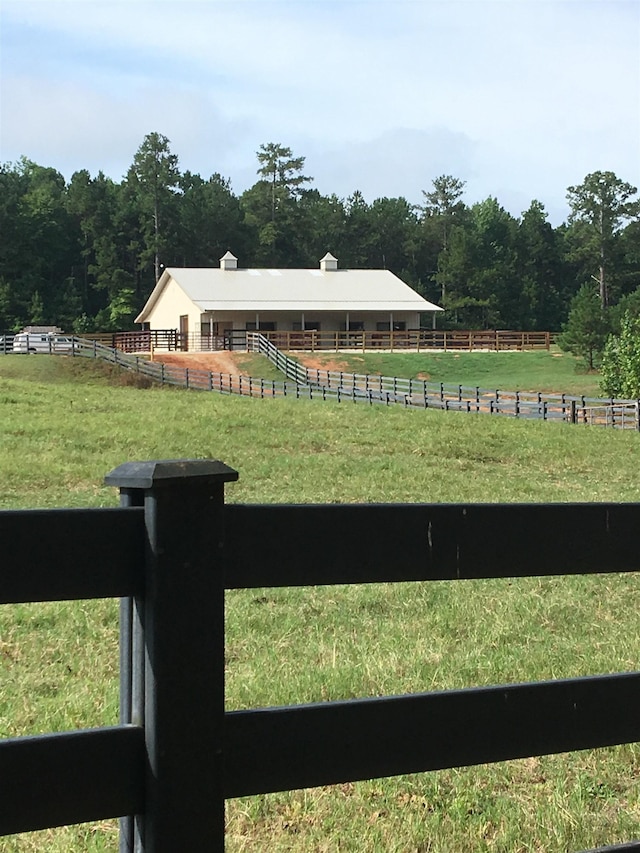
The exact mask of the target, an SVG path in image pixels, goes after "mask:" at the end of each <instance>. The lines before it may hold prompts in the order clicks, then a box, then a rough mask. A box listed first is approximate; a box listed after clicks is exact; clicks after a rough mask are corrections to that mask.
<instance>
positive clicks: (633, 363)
mask: <svg viewBox="0 0 640 853" xmlns="http://www.w3.org/2000/svg"><path fill="white" fill-rule="evenodd" d="M601 373H602V383H601V384H602V390H603V391H604V393H605V394H606V395H607V396H610V397H622V398H624V399H635V400H638V399H640V318H639V317H638V316H637V315H636V316H633V315H632V314H631V313H630V312H627V313H626V314H625V315H624V317H623V318H622V323H621V328H620V334H618V335H611V336H610V337H609V339H608V340H607V344H606V346H605V349H604V354H603V356H602V366H601Z"/></svg>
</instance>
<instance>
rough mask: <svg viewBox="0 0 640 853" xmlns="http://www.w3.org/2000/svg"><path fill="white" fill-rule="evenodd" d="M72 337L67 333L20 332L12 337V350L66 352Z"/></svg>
mask: <svg viewBox="0 0 640 853" xmlns="http://www.w3.org/2000/svg"><path fill="white" fill-rule="evenodd" d="M73 343H74V339H73V338H72V337H68V336H67V335H48V334H45V335H41V334H28V333H27V332H21V333H20V334H18V335H15V336H14V338H13V352H44V353H68V352H71V351H72V350H73Z"/></svg>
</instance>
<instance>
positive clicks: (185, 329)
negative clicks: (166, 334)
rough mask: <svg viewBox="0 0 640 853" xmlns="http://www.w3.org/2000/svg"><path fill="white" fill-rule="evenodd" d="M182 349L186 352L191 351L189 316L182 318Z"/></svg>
mask: <svg viewBox="0 0 640 853" xmlns="http://www.w3.org/2000/svg"><path fill="white" fill-rule="evenodd" d="M180 349H181V350H184V351H185V352H186V351H187V350H188V349H189V315H188V314H183V315H182V316H181V317H180Z"/></svg>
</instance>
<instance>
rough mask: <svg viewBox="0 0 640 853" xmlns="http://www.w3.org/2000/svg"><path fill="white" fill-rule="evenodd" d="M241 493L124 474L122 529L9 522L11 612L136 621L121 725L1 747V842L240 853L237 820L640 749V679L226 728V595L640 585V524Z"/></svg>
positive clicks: (115, 513) (196, 476) (129, 636)
mask: <svg viewBox="0 0 640 853" xmlns="http://www.w3.org/2000/svg"><path fill="white" fill-rule="evenodd" d="M237 477H238V474H237V472H236V471H234V470H233V469H231V468H229V467H227V466H226V465H224V464H223V463H221V462H218V461H213V460H192V461H189V460H168V461H156V462H142V463H127V464H124V465H122V466H120V467H119V468H116V469H115V470H114V471H112V472H111V473H110V474H109V475H107V477H106V482H107V484H109V485H112V486H116V487H118V488H119V489H120V495H121V498H120V507H119V508H112V509H68V510H24V511H23V510H20V511H3V512H0V542H2V554H3V565H4V568H3V580H2V584H1V586H0V603H3V604H11V603H18V602H31V601H60V600H72V599H91V598H105V597H118V598H121V599H122V603H121V661H120V663H121V675H120V679H121V681H120V684H121V702H120V714H121V723H120V724H119V725H117V726H113V727H105V728H100V729H91V730H81V731H74V732H66V733H56V734H49V735H40V736H31V737H18V738H7V739H4V740H2V741H0V834H2V835H7V834H11V833H17V832H23V831H28V830H35V829H43V828H46V827H52V826H58V825H64V824H71V823H79V822H83V821H89V820H99V819H105V818H110V817H121V818H122V820H121V837H120V851H121V853H133V851H134V850H135V851H137V853H139V851H145V852H146V853H169V851H171V853H175V851H176V850H189V851H190V853H199V851H223V850H224V800H225V798H231V797H238V796H242V795H247V794H258V793H266V792H271V791H284V790H291V789H295V788H304V787H310V786H316V785H329V784H335V783H342V782H349V781H356V780H361V779H370V778H376V777H383V776H391V775H396V774H402V773H412V772H418V771H428V770H435V769H443V768H448V767H457V766H466V765H474V764H480V763H485V762H494V761H503V760H507V759H514V758H524V757H527V756H537V755H544V754H549V753H555V752H565V751H570V750H580V749H586V748H591V747H602V746H611V745H614V744H621V743H631V742H634V741H638V740H640V715H638V713H637V709H638V705H639V703H640V673H638V672H630V673H620V674H615V675H604V676H591V677H587V678H573V679H564V680H554V681H549V682H542V683H525V684H508V685H503V686H498V687H482V688H468V689H463V690H450V691H442V692H432V693H424V694H416V695H408V696H399V697H383V698H374V699H361V700H351V701H341V702H326V703H321V704H312V705H300V706H291V707H282V708H259V709H254V710H247V711H227V712H225V708H224V592H225V589H239V588H262V587H289V586H308V585H324V584H346V583H373V582H408V581H429V580H452V581H455V580H460V579H465V578H469V579H471V578H476V579H481V578H494V577H525V576H541V575H545V576H549V575H567V574H589V573H601V572H613V571H615V572H634V571H637V570H638V569H639V568H640V558H639V555H638V550H637V541H636V540H637V531H638V527H639V524H640V505H639V504H547V505H518V504H504V505H499V504H471V505H444V504H407V505H384V504H380V505H376V504H373V505H334V504H330V505H318V506H314V505H244V504H225V501H224V484H225V483H227V482H230V481H233V480H236V479H237ZM318 530H330V531H331V534H332V535H331V536H325V537H319V536H318V535H317V533H318ZM363 530H365V531H378V532H380V531H394V530H410V531H412V535H411V536H409V537H404V538H403V541H402V549H401V552H399V550H398V547H397V539H396V538H395V537H394V536H393V535H386V536H381V535H376V536H358V537H357V548H355V547H354V541H355V536H356V534H357V531H363ZM540 531H544V536H540ZM478 541H487V542H500V548H497V549H492V550H491V552H490V553H489V554H486V555H485V556H482V555H479V554H478V550H477V542H478ZM527 541H536V543H537V546H536V548H535V549H534V548H530V549H523V548H522V547H521V544H522V542H527ZM310 542H312V543H313V547H312V548H309V547H308V546H309V543H310ZM567 543H571V544H572V547H571V548H570V549H569V548H567ZM301 554H304V560H301V558H300V557H301ZM126 815H129V816H130V817H122V816H126ZM607 849H609V850H614V849H615V850H620V851H621V850H627V851H631V850H633V851H640V842H630V843H628V844H624V845H618V846H616V847H612V848H607Z"/></svg>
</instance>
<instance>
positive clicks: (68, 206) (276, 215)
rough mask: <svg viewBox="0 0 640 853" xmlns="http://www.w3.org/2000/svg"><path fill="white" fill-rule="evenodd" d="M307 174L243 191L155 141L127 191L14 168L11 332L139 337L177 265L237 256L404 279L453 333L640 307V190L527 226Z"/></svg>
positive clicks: (262, 152)
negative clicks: (187, 167) (556, 221)
mask: <svg viewBox="0 0 640 853" xmlns="http://www.w3.org/2000/svg"><path fill="white" fill-rule="evenodd" d="M304 164H305V158H304V157H296V156H294V155H293V153H292V151H291V149H290V148H287V147H286V146H283V145H280V144H277V143H268V144H265V145H261V146H260V148H259V150H258V152H257V180H256V182H255V183H254V184H253V186H251V187H250V188H249V189H247V190H246V191H245V192H243V193H241V194H240V195H236V194H235V193H234V192H233V190H232V187H231V183H230V181H229V180H228V179H227V178H224V177H223V176H222V175H220V174H218V173H215V174H213V175H211V177H209V178H203V177H201V176H200V175H199V174H193V173H192V172H190V171H184V172H182V171H181V170H180V168H179V162H178V157H177V156H176V155H175V154H174V153H172V151H171V148H170V141H169V140H168V139H167V138H166V137H165V136H163V135H162V134H159V133H150V134H148V135H147V136H146V137H145V138H144V140H143V142H142V144H141V145H140V147H139V149H138V150H137V152H136V153H135V155H134V158H133V162H132V164H131V166H130V168H129V169H128V171H127V173H126V175H125V176H124V178H123V179H122V180H121V181H120V182H117V181H114V180H112V179H110V178H108V177H106V176H105V175H104V174H103V173H102V172H99V173H98V174H97V175H96V176H95V177H92V176H91V175H90V173H89V172H88V171H87V170H86V169H81V170H79V171H77V172H75V173H74V174H73V175H72V177H71V180H70V181H69V182H68V183H67V181H66V180H65V178H64V177H63V176H62V175H61V174H60V173H59V172H57V171H56V170H55V169H53V168H50V167H47V166H40V165H38V164H36V163H34V162H32V161H30V160H28V159H26V158H22V159H21V160H20V161H19V162H17V163H13V164H5V165H3V166H1V167H0V231H1V233H2V240H1V243H0V329H5V330H12V329H13V330H17V329H19V328H22V327H23V326H25V325H27V324H57V325H59V326H61V327H62V328H64V329H65V330H66V331H75V332H76V333H82V332H90V331H108V330H115V329H130V328H133V327H134V324H133V320H134V318H135V316H136V314H137V313H138V312H139V310H140V309H141V307H142V306H143V304H144V302H145V301H146V299H147V297H148V296H149V294H150V292H151V290H152V289H153V287H154V285H155V283H156V281H157V279H158V278H159V276H160V274H161V272H162V269H163V268H164V267H171V266H179V267H180V266H191V267H198V266H202V267H207V266H217V265H218V262H219V259H220V257H221V256H222V255H223V254H224V253H225V252H226V251H227V250H229V249H230V250H231V251H232V252H233V253H234V254H235V255H236V256H237V257H238V258H239V259H240V263H241V265H242V266H248V267H315V266H317V264H318V259H319V258H321V257H323V255H324V254H325V253H326V252H327V251H330V252H332V253H333V254H334V255H335V256H336V257H338V258H339V261H340V266H341V267H344V268H360V269H363V268H373V269H380V268H384V269H389V270H391V271H393V272H394V273H396V274H397V275H398V276H400V278H402V279H403V280H404V281H406V282H407V283H408V284H410V285H411V286H412V287H413V288H415V290H417V291H418V292H419V293H420V294H422V295H423V296H424V297H425V298H426V299H428V300H429V301H431V302H435V303H437V304H438V305H441V306H442V307H443V308H445V314H444V315H443V316H442V317H439V318H438V321H439V323H440V324H441V325H442V326H446V327H449V328H475V329H483V328H503V329H530V330H552V331H558V330H560V329H561V328H562V327H563V325H565V324H566V323H567V319H568V317H569V316H570V312H571V311H572V309H573V308H575V305H576V302H575V300H576V299H578V300H579V299H580V298H583V297H584V298H586V296H584V295H585V294H588V296H589V299H591V301H592V303H593V304H594V305H595V306H596V308H597V310H596V314H597V316H599V317H600V319H601V320H603V321H604V318H608V317H609V316H610V315H611V316H613V314H611V312H612V311H613V310H614V309H615V306H617V305H619V304H620V303H621V302H622V303H624V300H629V299H630V298H632V295H633V294H636V298H637V301H638V303H639V304H640V291H638V288H639V287H640V220H639V218H638V217H639V213H640V208H639V204H638V200H637V199H636V198H635V196H636V193H637V190H636V189H635V187H632V186H631V185H630V184H627V183H625V182H624V181H622V180H621V179H620V178H618V177H617V176H616V175H615V174H614V173H612V172H594V173H592V174H590V175H587V176H586V177H585V179H584V181H583V183H582V184H580V185H579V186H575V187H569V188H568V189H567V200H568V202H569V206H570V210H571V213H570V216H569V217H568V219H567V222H565V223H563V224H562V225H560V226H558V227H552V225H551V224H550V223H549V221H548V218H547V213H546V211H545V209H544V206H543V205H542V204H541V203H540V202H539V201H537V200H533V201H532V202H531V204H530V206H529V208H528V209H527V210H525V211H524V212H523V213H522V215H521V216H520V217H514V216H512V215H511V214H509V213H508V212H507V211H506V210H505V209H504V208H503V207H502V206H501V205H500V204H499V202H498V200H497V199H496V198H494V197H489V198H487V199H485V200H483V201H480V202H477V203H475V204H471V205H468V204H466V203H465V201H464V198H463V196H464V190H465V183H464V181H462V180H459V179H457V178H455V177H453V176H450V175H441V176H439V177H436V178H434V179H433V180H432V182H431V186H430V187H428V188H427V189H424V190H423V191H422V200H423V201H422V204H421V205H414V204H411V203H409V202H408V201H407V199H405V198H403V197H398V198H386V197H385V198H377V199H375V200H374V201H373V202H371V203H367V202H366V201H365V199H364V197H363V195H362V193H361V192H359V191H358V190H355V191H354V192H353V194H352V195H350V196H349V197H348V198H346V199H344V198H339V197H338V196H336V195H335V194H332V195H322V194H321V193H320V192H319V191H318V190H317V189H314V188H313V186H312V182H313V179H312V178H311V177H309V176H307V175H305V174H304ZM581 294H582V296H581ZM607 322H609V320H608V319H607ZM602 346H604V344H602Z"/></svg>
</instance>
